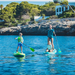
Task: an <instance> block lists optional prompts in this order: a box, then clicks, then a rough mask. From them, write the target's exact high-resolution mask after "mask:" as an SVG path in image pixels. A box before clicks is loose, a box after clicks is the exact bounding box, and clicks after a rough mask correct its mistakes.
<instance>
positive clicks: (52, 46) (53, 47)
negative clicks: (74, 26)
mask: <svg viewBox="0 0 75 75" xmlns="http://www.w3.org/2000/svg"><path fill="white" fill-rule="evenodd" d="M51 44H52V49H54V45H53V38H51Z"/></svg>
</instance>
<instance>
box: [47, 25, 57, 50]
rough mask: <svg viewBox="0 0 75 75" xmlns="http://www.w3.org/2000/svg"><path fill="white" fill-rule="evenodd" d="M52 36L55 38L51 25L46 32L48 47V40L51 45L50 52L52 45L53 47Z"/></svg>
mask: <svg viewBox="0 0 75 75" xmlns="http://www.w3.org/2000/svg"><path fill="white" fill-rule="evenodd" d="M53 34H54V35H55V36H56V34H55V32H54V29H52V25H50V26H49V30H48V35H47V36H48V46H49V45H50V40H51V45H52V50H51V51H53V50H54V45H53Z"/></svg>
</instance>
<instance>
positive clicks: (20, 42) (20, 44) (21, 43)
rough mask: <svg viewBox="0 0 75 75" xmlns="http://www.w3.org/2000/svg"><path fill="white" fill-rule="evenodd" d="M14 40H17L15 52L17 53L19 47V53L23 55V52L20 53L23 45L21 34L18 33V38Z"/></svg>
mask: <svg viewBox="0 0 75 75" xmlns="http://www.w3.org/2000/svg"><path fill="white" fill-rule="evenodd" d="M15 39H17V40H18V47H17V50H16V52H18V49H19V47H21V53H23V52H22V45H23V37H22V33H19V36H18V37H17V38H15Z"/></svg>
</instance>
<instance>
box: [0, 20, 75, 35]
mask: <svg viewBox="0 0 75 75" xmlns="http://www.w3.org/2000/svg"><path fill="white" fill-rule="evenodd" d="M50 24H51V25H52V26H53V29H54V30H55V32H56V34H57V35H60V36H75V21H74V20H73V21H64V20H63V21H59V20H56V21H54V20H53V21H50V20H43V21H41V22H39V23H37V24H31V25H24V26H16V27H6V28H1V29H0V35H18V34H19V32H22V33H23V35H47V32H48V29H49V25H50Z"/></svg>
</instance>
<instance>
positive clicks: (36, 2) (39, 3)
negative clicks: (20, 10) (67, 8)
mask: <svg viewBox="0 0 75 75" xmlns="http://www.w3.org/2000/svg"><path fill="white" fill-rule="evenodd" d="M11 2H17V3H21V2H22V1H0V4H2V5H3V6H4V7H5V6H6V5H7V4H9V3H11ZM28 2H29V3H31V4H36V5H44V4H45V3H47V2H49V1H28ZM69 5H74V6H75V2H69Z"/></svg>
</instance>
